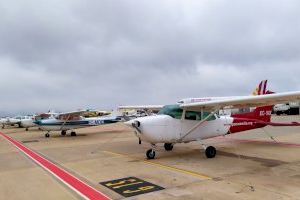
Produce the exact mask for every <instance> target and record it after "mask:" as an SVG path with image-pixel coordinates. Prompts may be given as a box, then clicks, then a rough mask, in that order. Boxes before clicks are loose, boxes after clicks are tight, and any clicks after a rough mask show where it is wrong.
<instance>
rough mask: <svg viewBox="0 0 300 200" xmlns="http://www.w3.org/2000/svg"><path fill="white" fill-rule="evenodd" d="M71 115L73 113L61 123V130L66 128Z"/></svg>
mask: <svg viewBox="0 0 300 200" xmlns="http://www.w3.org/2000/svg"><path fill="white" fill-rule="evenodd" d="M70 117H71V114H69V115H68V117H67V118H66V120H65V121H64V123H63V124H62V125H61V127H60V130H62V129H63V128H64V126H65V124H66V123H67V121H68V120H69V119H70Z"/></svg>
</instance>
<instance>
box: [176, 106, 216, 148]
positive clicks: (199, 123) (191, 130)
mask: <svg viewBox="0 0 300 200" xmlns="http://www.w3.org/2000/svg"><path fill="white" fill-rule="evenodd" d="M218 111H219V108H218V109H216V110H215V111H213V112H211V113H210V114H209V115H207V116H206V117H205V118H204V119H202V120H201V121H199V122H198V123H197V124H196V125H195V126H193V127H192V128H191V129H190V130H188V131H187V132H186V133H185V134H184V135H183V136H182V137H181V138H179V139H178V142H182V140H183V139H184V138H185V137H186V136H188V135H189V134H191V133H192V132H193V131H194V130H195V129H196V128H198V127H199V126H201V125H202V124H203V123H204V122H206V121H207V120H208V119H209V118H210V117H211V116H213V115H214V114H216V113H217V112H218Z"/></svg>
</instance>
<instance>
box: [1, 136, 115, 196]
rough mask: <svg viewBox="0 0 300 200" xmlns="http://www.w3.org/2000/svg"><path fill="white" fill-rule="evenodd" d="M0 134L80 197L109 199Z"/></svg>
mask: <svg viewBox="0 0 300 200" xmlns="http://www.w3.org/2000/svg"><path fill="white" fill-rule="evenodd" d="M0 136H2V137H3V138H5V139H6V140H7V141H9V142H10V143H11V144H13V145H14V146H15V147H16V148H17V149H19V150H20V151H21V152H23V153H24V154H25V155H27V156H28V157H29V158H31V159H32V160H33V161H34V162H36V163H37V164H38V165H39V166H41V167H42V168H43V169H45V170H47V171H48V172H50V173H51V174H52V175H54V176H55V177H56V178H57V179H59V180H60V181H62V182H63V183H64V184H66V185H67V186H68V187H70V188H71V189H72V190H73V191H75V192H76V193H77V194H79V195H80V196H81V197H83V198H85V199H95V200H96V199H97V200H108V199H110V198H109V197H107V196H106V195H105V194H103V193H101V192H99V191H98V190H96V189H95V188H93V187H91V186H89V185H88V184H86V183H84V182H83V181H81V180H79V179H78V178H76V177H75V176H73V175H71V174H70V173H68V172H67V171H65V170H64V169H62V168H60V167H58V166H56V165H55V164H54V163H52V162H50V161H49V160H47V159H45V158H44V157H42V156H41V155H39V154H38V153H36V152H34V151H32V150H30V149H29V148H27V147H25V146H24V145H23V144H21V143H20V142H18V141H16V140H14V139H12V138H11V137H9V136H7V135H5V134H4V133H1V132H0Z"/></svg>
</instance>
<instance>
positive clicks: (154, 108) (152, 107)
mask: <svg viewBox="0 0 300 200" xmlns="http://www.w3.org/2000/svg"><path fill="white" fill-rule="evenodd" d="M163 107H164V106H163V105H140V106H119V107H118V110H152V111H157V112H158V111H160V109H162V108H163Z"/></svg>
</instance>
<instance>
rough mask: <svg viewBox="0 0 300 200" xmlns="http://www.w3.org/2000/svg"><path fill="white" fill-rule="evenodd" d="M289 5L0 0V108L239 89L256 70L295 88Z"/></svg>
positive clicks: (162, 98) (294, 30)
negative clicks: (21, 0) (7, 0)
mask: <svg viewBox="0 0 300 200" xmlns="http://www.w3.org/2000/svg"><path fill="white" fill-rule="evenodd" d="M299 8H300V3H299V2H298V1H295V0H288V1H282V0H277V1H270V0H265V1H258V0H255V1H224V0H215V1H196V0H191V1H185V2H182V1H174V0H172V1H170V0H165V1H132V0H129V1H108V0H101V1H94V2H91V1H82V0H66V1H58V0H56V1H35V0H29V1H24V2H17V1H9V2H5V3H4V2H2V3H0V38H1V42H0V69H1V71H2V73H1V74H2V75H1V76H2V78H1V80H0V84H1V85H0V89H1V91H2V94H5V95H3V97H2V98H1V102H0V111H3V112H6V113H7V112H11V113H17V112H18V111H21V110H22V111H24V112H36V111H42V110H45V109H48V108H56V109H60V110H68V109H76V108H82V107H99V108H113V107H114V106H116V105H118V104H140V103H141V104H145V103H148V104H152V103H172V102H174V101H176V100H178V99H180V98H184V97H189V96H219V95H239V94H249V93H250V92H251V91H250V90H252V89H253V88H254V86H255V85H256V84H257V82H258V81H260V80H261V79H266V78H268V79H270V85H271V86H272V87H274V90H276V91H285V90H296V89H299V88H300V81H299V80H298V78H297V76H295V74H297V73H299V72H300V68H299V64H300V60H299V56H300V55H299V54H300V49H299V48H300V45H299V44H300V39H299V34H300V30H299V29H300V24H299V23H300V21H299V20H298V19H299V17H300V14H299V13H300V12H299ZM287 78H288V79H287ZM20 101H21V102H25V106H24V104H23V103H21V104H20ZM0 114H1V113H0Z"/></svg>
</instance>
